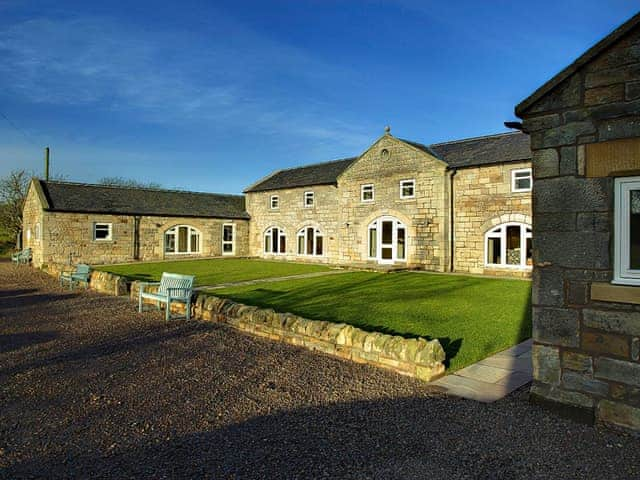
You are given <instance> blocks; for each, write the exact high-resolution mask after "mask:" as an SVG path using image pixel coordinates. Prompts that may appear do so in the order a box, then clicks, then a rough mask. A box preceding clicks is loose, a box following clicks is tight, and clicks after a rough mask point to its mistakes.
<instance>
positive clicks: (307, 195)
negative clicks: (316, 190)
mask: <svg viewBox="0 0 640 480" xmlns="http://www.w3.org/2000/svg"><path fill="white" fill-rule="evenodd" d="M313 202H314V195H313V192H304V206H305V208H311V207H313Z"/></svg>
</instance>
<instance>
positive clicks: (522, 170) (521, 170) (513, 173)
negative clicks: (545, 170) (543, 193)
mask: <svg viewBox="0 0 640 480" xmlns="http://www.w3.org/2000/svg"><path fill="white" fill-rule="evenodd" d="M518 173H528V178H529V188H518V186H517V180H521V179H523V178H527V177H518V176H517V174H518ZM532 188H533V170H532V169H531V168H517V169H515V170H511V191H512V192H513V193H522V192H530V191H531V189H532Z"/></svg>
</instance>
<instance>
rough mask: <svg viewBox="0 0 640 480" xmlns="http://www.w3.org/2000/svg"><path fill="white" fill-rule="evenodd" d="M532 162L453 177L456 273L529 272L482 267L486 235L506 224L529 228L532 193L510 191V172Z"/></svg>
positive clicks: (476, 169)
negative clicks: (527, 226) (522, 224)
mask: <svg viewBox="0 0 640 480" xmlns="http://www.w3.org/2000/svg"><path fill="white" fill-rule="evenodd" d="M529 167H531V162H515V163H503V164H497V165H488V166H484V167H473V168H462V169H459V170H458V171H457V172H456V175H455V176H454V184H453V191H454V208H453V210H454V212H455V213H454V215H455V217H456V218H455V238H456V242H455V252H454V265H455V271H456V272H467V273H474V274H490V275H511V276H513V275H519V276H529V275H530V270H527V269H517V270H514V269H513V268H499V267H489V268H488V267H485V262H486V259H485V238H484V235H485V233H486V232H487V231H488V230H490V229H492V228H494V227H495V226H496V225H499V224H501V223H506V222H518V223H527V224H529V225H531V192H512V191H511V171H512V170H517V169H521V168H529Z"/></svg>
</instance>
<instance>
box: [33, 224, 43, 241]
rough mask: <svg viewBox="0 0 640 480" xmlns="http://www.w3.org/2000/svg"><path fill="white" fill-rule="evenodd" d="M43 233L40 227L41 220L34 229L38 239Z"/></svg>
mask: <svg viewBox="0 0 640 480" xmlns="http://www.w3.org/2000/svg"><path fill="white" fill-rule="evenodd" d="M41 234H42V230H41V228H40V222H38V223H36V227H35V231H34V236H35V239H36V240H38V241H39V240H40V235H41Z"/></svg>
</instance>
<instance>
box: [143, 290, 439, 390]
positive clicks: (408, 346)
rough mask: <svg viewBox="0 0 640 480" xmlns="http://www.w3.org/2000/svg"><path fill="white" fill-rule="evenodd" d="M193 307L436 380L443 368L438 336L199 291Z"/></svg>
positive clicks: (251, 328)
mask: <svg viewBox="0 0 640 480" xmlns="http://www.w3.org/2000/svg"><path fill="white" fill-rule="evenodd" d="M131 299H132V300H134V301H136V302H137V301H138V282H133V283H132V285H131ZM149 303H153V302H152V301H149ZM184 309H185V306H184V305H182V304H175V305H172V311H174V312H175V313H180V314H184ZM192 309H193V311H192V316H193V318H195V319H201V320H211V321H215V322H221V323H226V324H227V325H230V326H232V327H234V328H236V329H238V330H242V331H244V332H249V333H252V334H254V335H257V336H260V337H266V338H269V339H271V340H276V341H281V342H285V343H289V344H292V345H299V346H302V347H305V348H308V349H310V350H317V351H320V352H323V353H326V354H328V355H333V356H336V357H340V358H344V359H347V360H352V361H354V362H358V363H368V364H370V365H374V366H377V367H382V368H387V369H391V370H394V371H395V372H398V373H400V374H402V375H408V376H411V377H415V378H419V379H421V380H426V381H431V380H435V379H436V378H438V377H439V376H442V375H443V374H444V371H445V367H444V364H443V363H442V362H444V359H445V353H444V349H443V348H442V346H441V345H440V342H438V340H425V339H424V338H411V339H407V338H403V337H400V336H394V335H387V334H384V333H376V332H366V331H364V330H361V329H359V328H356V327H353V326H351V325H347V324H344V323H333V322H326V321H320V320H309V319H306V318H303V317H299V316H297V315H293V314H291V313H278V312H276V311H274V310H273V309H270V308H268V309H265V308H258V307H252V306H248V305H243V304H241V303H236V302H233V301H231V300H228V299H225V298H219V297H216V296H214V295H211V294H207V293H199V294H197V297H196V299H195V302H194V303H193V304H192Z"/></svg>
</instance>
